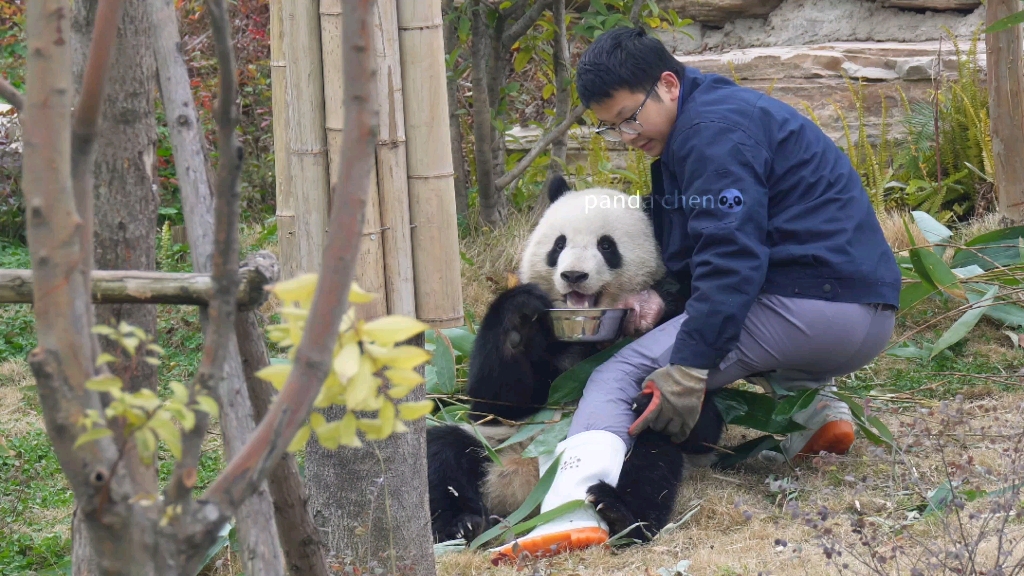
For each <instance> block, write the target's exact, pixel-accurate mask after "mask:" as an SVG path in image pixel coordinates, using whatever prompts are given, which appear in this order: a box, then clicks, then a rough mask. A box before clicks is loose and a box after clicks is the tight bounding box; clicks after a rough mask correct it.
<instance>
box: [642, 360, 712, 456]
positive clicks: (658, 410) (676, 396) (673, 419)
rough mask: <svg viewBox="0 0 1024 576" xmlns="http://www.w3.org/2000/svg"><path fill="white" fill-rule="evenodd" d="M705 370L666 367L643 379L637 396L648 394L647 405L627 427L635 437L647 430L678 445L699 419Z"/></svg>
mask: <svg viewBox="0 0 1024 576" xmlns="http://www.w3.org/2000/svg"><path fill="white" fill-rule="evenodd" d="M707 380H708V371H707V370H703V369H698V368H690V367H687V366H679V365H677V364H670V365H668V366H665V367H663V368H658V369H657V370H655V371H654V372H652V373H651V375H650V376H648V377H647V381H646V382H645V383H644V387H643V390H642V391H641V392H640V396H643V395H647V394H650V395H651V399H650V403H649V404H648V405H647V408H646V409H645V410H644V411H643V413H642V414H641V415H640V417H639V418H637V419H636V422H634V423H633V425H632V426H630V428H629V435H630V436H636V435H637V434H639V433H640V432H642V431H643V430H645V429H647V428H650V429H652V430H656V431H658V432H661V433H663V434H667V435H669V436H671V438H672V441H673V442H677V443H678V442H682V441H683V440H686V437H687V436H689V435H690V430H692V429H693V427H694V425H695V424H696V423H697V418H699V417H700V411H701V407H702V406H703V404H704V393H705V391H706V386H707Z"/></svg>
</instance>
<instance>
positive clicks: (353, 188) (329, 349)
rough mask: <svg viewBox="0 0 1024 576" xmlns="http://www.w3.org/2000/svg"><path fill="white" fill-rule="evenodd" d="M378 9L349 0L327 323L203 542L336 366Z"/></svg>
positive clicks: (204, 513) (248, 489)
mask: <svg viewBox="0 0 1024 576" xmlns="http://www.w3.org/2000/svg"><path fill="white" fill-rule="evenodd" d="M374 4H375V2H374V0H345V8H344V20H343V32H342V37H343V38H344V39H345V43H346V46H345V50H344V52H343V54H344V57H343V62H342V69H343V70H344V73H345V91H344V94H345V133H344V142H343V152H342V154H341V155H340V157H341V166H340V169H339V175H338V178H337V180H335V183H334V185H333V186H332V190H331V193H332V196H333V199H334V201H333V202H332V203H331V207H332V209H331V219H330V227H329V229H328V230H329V232H328V237H327V246H326V247H325V249H324V253H323V261H322V266H321V273H320V280H319V282H318V283H317V287H316V292H315V294H314V297H313V304H312V307H311V309H310V311H309V315H310V317H311V318H318V319H320V321H317V322H308V323H306V325H305V328H304V330H303V337H302V341H301V343H300V344H299V346H298V349H297V350H296V353H295V360H294V365H293V367H292V370H291V372H290V374H289V376H288V380H287V381H286V382H285V385H284V387H283V389H282V391H281V394H280V395H279V397H278V399H277V401H276V402H274V404H273V405H272V406H271V407H270V410H269V411H268V412H267V414H266V416H265V417H264V418H263V420H262V421H261V422H260V424H259V426H258V427H257V428H256V430H255V432H254V433H253V435H252V437H251V439H250V440H249V442H248V443H247V444H246V446H245V448H244V449H243V450H242V451H241V452H240V453H239V454H238V456H237V457H235V458H234V459H232V460H231V462H229V463H228V465H227V466H226V467H225V469H224V471H223V472H222V473H221V475H220V476H218V478H217V479H216V480H215V481H214V482H213V484H211V485H210V487H209V488H207V490H206V492H205V494H204V495H203V498H202V500H201V502H202V503H204V504H205V505H204V506H202V507H201V508H199V509H196V510H194V511H193V513H192V514H191V515H190V519H189V520H188V522H187V524H189V525H190V526H192V530H194V531H195V533H196V535H197V537H198V538H199V540H200V541H202V542H213V540H214V539H215V537H216V532H217V530H218V529H219V528H220V526H222V525H223V523H224V522H226V521H227V520H228V519H229V518H230V517H231V515H232V514H233V513H234V511H235V510H236V509H237V508H238V506H239V505H240V504H241V503H242V502H244V501H245V499H246V498H248V497H249V496H251V495H252V494H253V492H254V491H255V490H256V488H257V486H259V484H260V483H261V482H262V481H263V480H264V479H265V478H266V477H267V475H268V474H269V472H270V470H271V469H272V468H273V467H274V466H276V465H277V463H278V461H279V460H280V458H281V456H282V455H283V454H284V453H285V450H286V449H287V447H288V444H289V443H291V440H292V439H293V438H294V437H295V434H296V433H297V432H298V430H299V428H301V427H302V425H303V423H304V422H305V421H306V419H307V418H308V417H309V414H310V412H311V411H312V409H313V402H314V401H315V400H316V396H317V394H318V393H319V391H320V388H321V386H322V385H323V382H324V381H325V380H326V378H327V375H328V372H329V370H330V369H331V362H332V354H333V351H334V346H335V343H336V342H337V338H338V326H339V325H340V323H341V318H342V316H344V314H345V312H346V310H347V309H348V304H349V302H348V294H349V287H350V286H351V284H352V280H353V278H354V277H355V267H356V255H357V252H358V247H359V240H360V232H361V231H362V229H363V228H362V226H363V219H364V215H365V211H366V204H367V195H368V193H369V187H370V176H371V173H372V172H371V171H372V170H373V168H374V165H375V164H374V161H373V157H374V151H375V147H376V142H377V131H378V129H377V126H378V110H377V106H376V98H375V94H374V90H375V87H376V78H375V77H376V72H375V67H374V59H373V52H372V47H373V44H372V24H371V20H370V15H371V14H372V13H373V7H374Z"/></svg>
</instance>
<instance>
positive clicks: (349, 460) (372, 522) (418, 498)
mask: <svg viewBox="0 0 1024 576" xmlns="http://www.w3.org/2000/svg"><path fill="white" fill-rule="evenodd" d="M423 342H424V341H423V336H422V335H420V336H417V337H416V338H413V339H412V340H410V341H409V342H408V344H411V345H413V346H423ZM420 370H422V368H420ZM425 397H426V392H425V390H424V388H423V387H422V386H420V387H417V388H416V389H415V391H413V392H411V393H410V394H409V395H408V396H406V397H405V399H404V400H403V401H404V402H412V401H418V400H423V399H424V398H425ZM323 413H324V416H325V417H326V418H327V420H328V421H332V420H335V419H338V418H340V417H341V416H342V415H344V411H343V410H339V409H337V408H331V409H327V410H324V411H323ZM405 425H406V426H407V427H408V428H409V431H408V432H405V433H403V434H393V435H392V436H391V437H389V438H388V439H387V440H382V441H372V442H364V443H363V447H362V448H358V449H356V448H346V449H344V450H336V451H328V450H325V449H324V447H323V446H321V445H320V444H319V443H317V442H310V443H309V444H308V445H307V447H306V478H307V482H308V485H309V497H310V498H309V499H310V506H311V508H312V510H313V518H314V519H315V521H316V523H317V525H318V526H320V527H321V530H323V533H324V534H325V535H326V538H327V548H328V550H330V552H331V554H332V555H336V556H344V557H346V558H349V559H350V560H349V562H352V563H354V565H355V567H359V568H361V569H362V570H363V571H364V572H363V573H371V574H372V573H376V572H374V570H375V569H377V568H380V569H382V570H383V573H384V574H393V575H402V576H433V575H434V574H436V570H435V567H434V554H433V549H432V547H431V545H430V544H431V540H430V538H429V536H428V535H429V534H430V524H429V522H430V510H429V501H428V499H427V498H426V497H425V494H424V492H425V490H426V486H427V458H426V455H427V446H426V420H424V419H418V420H416V421H413V422H406V423H405ZM339 486H344V487H345V488H344V490H341V489H339ZM410 519H416V520H420V521H410Z"/></svg>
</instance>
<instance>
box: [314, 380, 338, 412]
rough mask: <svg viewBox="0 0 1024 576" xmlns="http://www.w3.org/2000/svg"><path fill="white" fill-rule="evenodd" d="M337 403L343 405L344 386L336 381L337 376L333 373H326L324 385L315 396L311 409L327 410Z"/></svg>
mask: <svg viewBox="0 0 1024 576" xmlns="http://www.w3.org/2000/svg"><path fill="white" fill-rule="evenodd" d="M337 403H341V404H344V403H345V385H344V384H342V383H341V380H338V376H337V375H335V374H334V372H328V373H327V379H326V380H325V381H324V385H323V386H322V387H321V388H320V392H318V393H317V395H316V400H315V401H314V402H313V407H314V408H327V407H328V406H330V405H332V404H337Z"/></svg>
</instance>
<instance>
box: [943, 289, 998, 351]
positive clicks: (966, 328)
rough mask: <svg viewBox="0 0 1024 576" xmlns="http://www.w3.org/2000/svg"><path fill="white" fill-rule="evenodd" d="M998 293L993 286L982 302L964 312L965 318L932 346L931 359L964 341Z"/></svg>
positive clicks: (958, 320) (954, 324) (962, 317)
mask: <svg viewBox="0 0 1024 576" xmlns="http://www.w3.org/2000/svg"><path fill="white" fill-rule="evenodd" d="M998 291H999V286H998V285H996V286H992V288H990V289H989V291H988V292H987V293H986V294H985V296H984V297H983V298H982V299H981V301H979V302H977V303H974V304H973V305H972V306H971V308H970V310H968V311H967V312H964V314H963V316H961V317H960V318H958V319H957V321H956V322H954V323H953V325H952V326H950V327H949V329H948V330H946V332H945V333H944V334H943V335H942V336H940V337H939V340H938V342H936V343H935V345H934V346H932V353H931V354H930V355H929V359H931V358H935V356H936V355H938V353H939V352H942V351H943V350H945V349H946V348H949V347H950V346H952V345H953V344H956V343H957V342H959V341H960V340H961V339H963V337H964V336H966V335H967V333H968V332H970V331H971V329H973V328H974V326H975V324H977V323H978V320H980V319H981V316H982V314H984V313H985V308H984V306H985V305H987V304H988V302H991V300H992V298H994V297H995V295H996V292H998Z"/></svg>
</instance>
